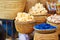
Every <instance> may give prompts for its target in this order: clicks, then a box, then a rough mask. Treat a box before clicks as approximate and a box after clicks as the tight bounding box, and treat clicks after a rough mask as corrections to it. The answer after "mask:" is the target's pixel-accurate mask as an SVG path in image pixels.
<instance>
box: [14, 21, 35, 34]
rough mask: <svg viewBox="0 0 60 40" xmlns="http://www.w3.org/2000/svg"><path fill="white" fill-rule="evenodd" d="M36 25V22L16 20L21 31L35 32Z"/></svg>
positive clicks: (17, 27) (16, 24) (25, 32)
mask: <svg viewBox="0 0 60 40" xmlns="http://www.w3.org/2000/svg"><path fill="white" fill-rule="evenodd" d="M34 25H35V22H31V23H30V22H26V23H25V22H24V23H22V22H18V21H17V20H16V21H15V26H16V30H17V31H18V32H20V33H24V34H28V33H31V32H33V30H34V29H33V26H34Z"/></svg>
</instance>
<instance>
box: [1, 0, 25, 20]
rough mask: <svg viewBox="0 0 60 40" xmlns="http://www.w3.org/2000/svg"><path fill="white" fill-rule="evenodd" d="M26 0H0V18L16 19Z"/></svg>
mask: <svg viewBox="0 0 60 40" xmlns="http://www.w3.org/2000/svg"><path fill="white" fill-rule="evenodd" d="M25 3H26V0H0V18H2V19H14V18H15V17H16V14H17V12H19V11H20V12H22V11H23V10H24V7H25Z"/></svg>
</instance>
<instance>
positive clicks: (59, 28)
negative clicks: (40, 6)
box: [47, 21, 60, 34]
mask: <svg viewBox="0 0 60 40" xmlns="http://www.w3.org/2000/svg"><path fill="white" fill-rule="evenodd" d="M47 23H49V24H51V25H53V26H57V32H58V34H60V23H59V24H58V23H52V22H48V21H47Z"/></svg>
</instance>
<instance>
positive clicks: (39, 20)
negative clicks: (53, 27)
mask: <svg viewBox="0 0 60 40" xmlns="http://www.w3.org/2000/svg"><path fill="white" fill-rule="evenodd" d="M46 17H47V16H46V15H34V18H35V20H36V24H40V23H44V22H46Z"/></svg>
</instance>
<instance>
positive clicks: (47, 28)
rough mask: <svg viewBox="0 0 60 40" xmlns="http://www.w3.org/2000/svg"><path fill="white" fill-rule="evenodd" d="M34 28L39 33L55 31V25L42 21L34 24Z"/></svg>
mask: <svg viewBox="0 0 60 40" xmlns="http://www.w3.org/2000/svg"><path fill="white" fill-rule="evenodd" d="M34 29H35V30H36V31H37V32H39V33H52V32H55V31H56V27H55V26H52V25H50V24H47V23H42V24H38V25H35V26H34Z"/></svg>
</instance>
